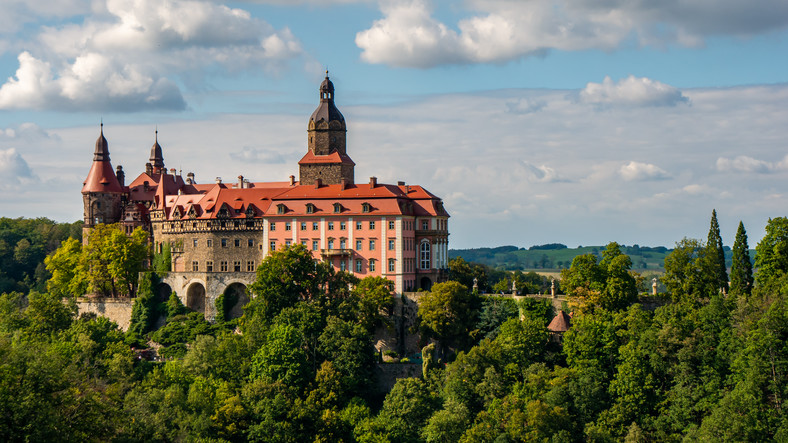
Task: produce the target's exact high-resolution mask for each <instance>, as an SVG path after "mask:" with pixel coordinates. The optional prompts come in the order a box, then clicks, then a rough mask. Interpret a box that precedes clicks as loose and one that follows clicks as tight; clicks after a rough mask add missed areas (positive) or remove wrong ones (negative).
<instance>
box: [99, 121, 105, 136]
mask: <svg viewBox="0 0 788 443" xmlns="http://www.w3.org/2000/svg"><path fill="white" fill-rule="evenodd" d="M100 121H101V129H99V130H100V131H101V134H102V135H103V134H104V117H101V120H100Z"/></svg>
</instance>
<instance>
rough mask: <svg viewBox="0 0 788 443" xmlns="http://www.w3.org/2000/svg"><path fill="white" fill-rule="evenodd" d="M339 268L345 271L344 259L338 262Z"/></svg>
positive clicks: (345, 263)
mask: <svg viewBox="0 0 788 443" xmlns="http://www.w3.org/2000/svg"><path fill="white" fill-rule="evenodd" d="M339 270H340V271H346V270H347V262H346V261H345V260H342V261H340V262H339Z"/></svg>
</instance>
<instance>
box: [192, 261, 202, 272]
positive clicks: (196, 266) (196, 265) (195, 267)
mask: <svg viewBox="0 0 788 443" xmlns="http://www.w3.org/2000/svg"><path fill="white" fill-rule="evenodd" d="M199 270H200V262H198V261H196V260H195V261H193V262H192V272H198V271H199Z"/></svg>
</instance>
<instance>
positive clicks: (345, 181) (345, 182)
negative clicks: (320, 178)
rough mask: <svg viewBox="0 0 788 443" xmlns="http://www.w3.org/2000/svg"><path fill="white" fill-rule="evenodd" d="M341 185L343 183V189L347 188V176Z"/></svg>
mask: <svg viewBox="0 0 788 443" xmlns="http://www.w3.org/2000/svg"><path fill="white" fill-rule="evenodd" d="M341 185H342V187H341V188H340V189H342V190H343V191H344V190H345V189H347V179H346V178H344V177H342V182H341Z"/></svg>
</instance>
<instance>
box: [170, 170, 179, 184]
mask: <svg viewBox="0 0 788 443" xmlns="http://www.w3.org/2000/svg"><path fill="white" fill-rule="evenodd" d="M176 171H177V169H175V168H171V169H170V174H172V181H173V183H177V182H178V179H177V178H176V177H175V172H176Z"/></svg>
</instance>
